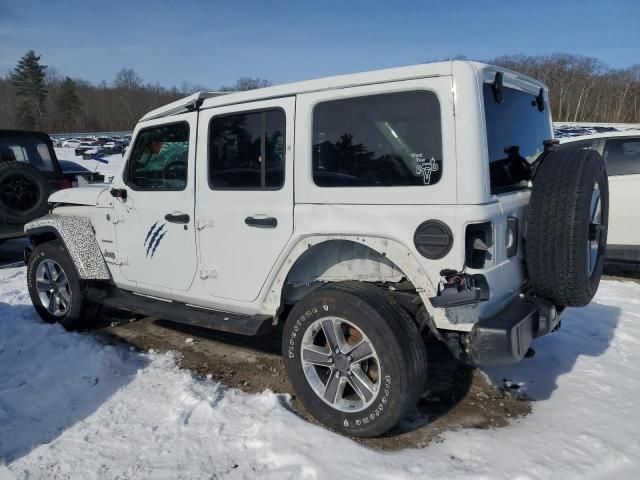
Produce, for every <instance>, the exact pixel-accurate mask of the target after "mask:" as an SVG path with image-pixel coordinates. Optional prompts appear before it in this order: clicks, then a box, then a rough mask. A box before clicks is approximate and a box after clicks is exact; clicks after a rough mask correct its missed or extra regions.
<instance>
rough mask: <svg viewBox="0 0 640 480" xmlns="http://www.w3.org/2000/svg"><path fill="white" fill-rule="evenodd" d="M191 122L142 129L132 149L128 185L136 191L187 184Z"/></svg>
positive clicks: (174, 188) (183, 187)
mask: <svg viewBox="0 0 640 480" xmlns="http://www.w3.org/2000/svg"><path fill="white" fill-rule="evenodd" d="M188 156H189V125H188V124H186V123H176V124H173V125H162V126H159V127H151V128H147V129H145V130H142V131H141V132H140V133H139V134H138V138H137V139H136V143H135V145H134V147H133V151H132V152H131V158H130V159H129V166H128V169H127V179H126V180H127V184H128V185H130V186H131V187H132V188H133V189H134V190H150V191H155V190H157V191H167V190H184V189H185V188H186V187H187V172H188Z"/></svg>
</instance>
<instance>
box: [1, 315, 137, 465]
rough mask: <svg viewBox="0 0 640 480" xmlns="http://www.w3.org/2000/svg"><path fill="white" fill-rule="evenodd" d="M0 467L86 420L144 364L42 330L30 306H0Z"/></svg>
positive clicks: (115, 350)
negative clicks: (0, 320) (0, 319)
mask: <svg viewBox="0 0 640 480" xmlns="http://www.w3.org/2000/svg"><path fill="white" fill-rule="evenodd" d="M0 318H2V322H0V425H1V428H0V431H1V433H0V464H3V463H4V464H10V463H12V462H14V461H16V460H18V459H19V458H21V457H23V456H24V455H27V454H29V453H30V452H31V451H32V450H34V449H36V448H37V447H39V446H40V445H43V444H47V443H50V442H52V441H53V440H55V439H56V438H57V437H58V436H60V435H61V434H62V433H63V432H64V431H65V430H67V429H69V428H70V427H72V426H73V425H75V424H76V423H78V422H81V421H82V420H83V419H85V418H87V417H89V416H90V415H91V414H92V413H93V412H95V411H96V410H97V409H98V408H100V407H101V405H103V404H104V403H105V401H106V400H107V399H108V398H109V397H111V396H112V395H114V394H115V393H116V392H117V391H118V390H119V389H120V388H122V387H123V386H125V385H127V384H128V383H130V382H131V381H132V380H133V378H134V377H135V376H136V373H137V371H138V369H141V368H144V366H145V365H146V364H147V363H148V361H147V360H146V359H145V358H144V356H143V355H141V354H139V353H137V352H135V351H130V350H128V349H126V348H122V347H114V346H110V345H108V344H106V343H105V342H100V341H97V340H95V339H93V338H89V337H88V336H87V335H86V334H81V333H71V332H66V331H65V330H64V329H63V328H62V327H61V326H60V325H47V324H45V323H42V322H41V321H40V319H39V318H38V317H37V314H36V313H35V311H34V309H33V307H32V306H31V305H8V304H3V303H0Z"/></svg>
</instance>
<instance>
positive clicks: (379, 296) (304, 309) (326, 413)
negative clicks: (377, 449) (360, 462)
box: [282, 282, 427, 437]
mask: <svg viewBox="0 0 640 480" xmlns="http://www.w3.org/2000/svg"><path fill="white" fill-rule="evenodd" d="M328 316H331V317H337V318H340V319H344V320H346V321H348V322H349V323H351V324H352V325H354V326H355V327H356V328H357V329H360V330H361V331H362V333H364V335H365V337H366V338H367V339H368V340H369V341H370V343H371V345H372V346H373V348H374V350H375V353H376V354H377V357H378V358H379V360H380V362H379V368H378V369H376V372H377V380H376V382H377V385H378V388H377V390H376V391H375V393H374V394H373V395H372V396H371V400H369V402H370V404H369V405H368V406H367V403H366V402H364V401H363V402H362V407H364V408H362V409H360V410H359V411H354V412H352V411H344V410H341V409H339V408H334V407H333V406H331V405H330V404H329V403H327V402H325V400H323V399H322V398H321V397H320V394H319V393H316V392H315V391H314V389H313V387H312V386H311V384H310V382H309V380H307V376H306V374H305V371H304V368H303V363H302V358H301V357H302V348H301V347H302V344H303V338H304V337H305V333H306V332H307V330H309V329H310V328H311V326H312V325H313V326H314V327H315V326H317V325H318V323H314V322H317V321H318V320H321V319H323V318H326V317H328ZM321 330H322V329H321ZM313 331H315V330H311V333H312V332H313ZM345 349H346V350H348V348H345ZM282 355H283V361H284V365H285V368H286V371H287V375H288V378H289V382H290V384H291V386H292V387H293V389H294V391H295V393H296V395H297V397H298V399H299V400H300V402H301V403H302V404H303V405H304V407H305V408H306V409H307V411H308V412H309V413H310V414H311V415H313V416H314V417H315V418H316V419H317V420H318V421H320V422H321V423H322V424H324V425H325V426H327V427H328V428H330V429H332V430H334V431H337V432H339V433H342V434H345V435H349V436H353V437H373V436H377V435H380V434H382V433H384V432H386V431H388V430H389V429H391V428H392V427H394V426H395V425H396V424H397V423H398V422H399V421H400V420H401V419H402V418H403V417H404V416H405V415H406V414H407V413H408V411H409V410H410V409H411V408H413V407H415V405H416V403H417V401H418V398H419V396H420V395H421V394H422V393H423V391H424V390H425V387H426V379H427V353H426V349H425V346H424V343H423V341H422V338H421V336H420V333H419V332H418V329H417V327H416V325H415V322H414V321H413V319H412V318H411V317H410V316H409V314H408V313H407V312H406V311H405V310H404V309H403V308H402V307H401V306H400V305H399V304H398V303H396V301H395V300H394V299H393V298H391V296H390V295H388V294H386V293H385V292H384V291H381V290H380V289H378V288H376V287H373V286H371V285H368V284H365V283H360V282H341V283H334V284H329V285H327V286H324V287H321V288H318V289H317V290H314V291H313V292H311V293H309V294H308V295H306V296H305V297H304V298H303V299H302V300H300V301H299V302H298V303H297V304H296V305H295V306H294V307H293V309H292V310H291V312H290V313H289V316H288V317H287V321H286V323H285V326H284V332H283V339H282ZM331 356H332V360H331V362H332V363H334V360H333V357H334V355H333V354H332V355H331ZM336 358H337V356H336ZM337 365H338V360H335V364H334V369H333V370H332V369H331V367H327V373H326V378H331V376H332V375H333V374H334V373H338V372H337V368H336V366H337ZM353 365H354V364H351V368H353ZM314 368H315V367H314ZM323 369H324V367H320V370H323ZM346 372H347V375H352V374H353V372H351V371H350V370H346ZM376 372H374V373H376ZM343 375H344V373H343ZM344 378H345V382H347V381H351V380H353V377H349V378H347V376H344ZM328 383H329V380H327V383H326V384H328ZM326 384H325V387H326ZM348 388H350V387H345V392H347V391H348ZM353 392H354V393H355V390H353Z"/></svg>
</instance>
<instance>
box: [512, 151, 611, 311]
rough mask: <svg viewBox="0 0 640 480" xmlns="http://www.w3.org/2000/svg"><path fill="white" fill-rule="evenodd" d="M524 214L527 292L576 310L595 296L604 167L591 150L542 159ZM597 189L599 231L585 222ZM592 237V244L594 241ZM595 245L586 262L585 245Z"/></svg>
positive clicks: (603, 232)
mask: <svg viewBox="0 0 640 480" xmlns="http://www.w3.org/2000/svg"><path fill="white" fill-rule="evenodd" d="M543 155H544V157H542V158H541V160H540V163H539V165H538V167H537V169H536V173H535V178H534V180H533V189H532V191H531V200H530V203H529V210H528V213H527V232H526V245H525V261H526V265H527V271H528V276H529V284H530V287H531V291H532V293H533V294H534V295H536V296H538V297H542V298H545V299H547V300H549V301H551V302H553V303H554V304H555V305H557V306H560V307H582V306H585V305H587V304H588V303H589V302H590V301H591V299H592V298H593V296H594V295H595V293H596V291H597V289H598V285H599V283H600V277H601V276H602V269H603V264H604V257H605V249H606V245H607V227H608V217H609V184H608V181H607V172H606V169H605V164H604V161H603V159H602V157H601V156H600V154H598V152H596V151H594V150H575V149H570V150H559V151H551V152H547V153H545V154H543ZM596 185H597V188H598V193H599V198H600V208H601V214H600V222H599V225H600V226H599V227H597V226H593V225H595V223H593V225H592V221H591V219H590V216H591V213H592V208H591V203H592V196H593V195H594V191H595V188H596ZM596 236H597V239H595V237H596ZM591 240H593V241H594V242H597V249H596V248H595V247H594V252H595V251H596V250H597V257H595V261H590V254H589V252H588V245H587V244H588V242H589V241H591Z"/></svg>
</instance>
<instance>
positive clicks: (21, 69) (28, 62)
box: [11, 50, 47, 128]
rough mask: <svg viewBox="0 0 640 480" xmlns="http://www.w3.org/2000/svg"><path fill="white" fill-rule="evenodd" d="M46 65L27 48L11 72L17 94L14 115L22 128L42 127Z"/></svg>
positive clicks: (45, 96)
mask: <svg viewBox="0 0 640 480" xmlns="http://www.w3.org/2000/svg"><path fill="white" fill-rule="evenodd" d="M46 70H47V67H46V65H41V64H40V56H39V55H36V52H34V51H33V50H29V51H28V52H27V53H25V54H24V55H23V56H22V58H21V59H20V60H19V61H18V65H17V66H16V68H15V69H14V70H13V72H12V74H11V82H12V83H13V85H14V86H15V89H16V95H17V96H18V99H19V102H18V108H17V111H16V115H17V116H18V123H19V124H20V125H21V126H22V127H23V128H34V127H38V128H42V127H43V125H44V117H45V108H44V101H45V99H46V98H47V89H46V88H45V85H44V77H45V71H46Z"/></svg>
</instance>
